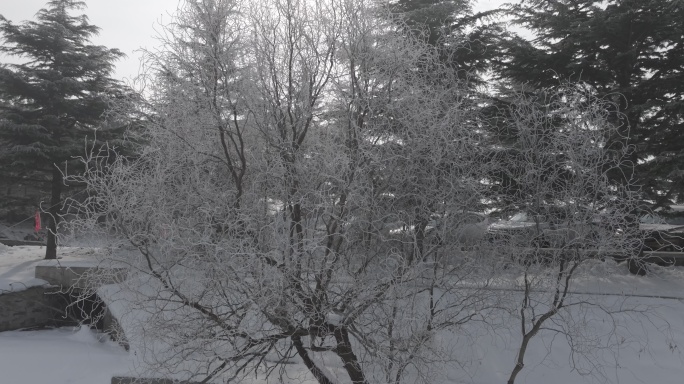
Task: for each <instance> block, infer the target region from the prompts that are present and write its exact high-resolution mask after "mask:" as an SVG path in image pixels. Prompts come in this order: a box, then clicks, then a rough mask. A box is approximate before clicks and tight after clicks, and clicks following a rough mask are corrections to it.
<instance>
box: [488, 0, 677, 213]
mask: <svg viewBox="0 0 684 384" xmlns="http://www.w3.org/2000/svg"><path fill="white" fill-rule="evenodd" d="M509 9H510V11H511V12H512V13H513V15H514V17H515V20H516V22H517V23H519V24H521V25H522V26H524V27H526V28H528V29H529V30H530V31H531V32H533V33H534V38H533V39H531V40H526V39H524V38H521V37H516V38H513V39H509V40H508V41H507V42H506V44H505V45H504V46H503V48H504V49H503V53H504V55H503V57H502V58H501V60H500V61H499V62H498V68H499V70H500V74H501V76H502V78H504V79H507V80H512V81H513V82H517V83H523V84H526V85H528V86H532V87H536V88H542V87H552V86H558V85H559V84H561V83H564V82H566V81H573V82H580V83H582V84H584V85H585V86H587V87H588V88H590V89H591V90H592V91H593V92H594V94H595V95H596V96H597V97H599V98H604V99H608V100H610V101H612V103H610V104H607V105H609V106H610V108H609V109H610V110H609V112H610V113H611V116H612V117H611V118H612V121H613V122H614V124H616V125H617V126H619V128H620V131H621V134H622V135H629V143H630V144H631V145H633V146H634V149H635V151H634V153H633V155H632V157H631V159H632V161H633V162H634V163H635V164H638V165H637V173H638V174H637V176H638V177H639V179H640V183H641V184H642V185H643V191H644V192H645V193H646V195H647V197H648V198H650V199H652V200H654V201H655V202H656V205H658V206H667V205H668V204H669V203H670V202H671V201H678V202H681V201H684V156H683V155H684V2H682V1H672V0H608V1H597V0H555V1H547V0H523V1H522V2H521V3H519V4H517V5H512V6H510V8H509ZM608 145H610V141H608Z"/></svg>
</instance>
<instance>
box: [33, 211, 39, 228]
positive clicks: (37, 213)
mask: <svg viewBox="0 0 684 384" xmlns="http://www.w3.org/2000/svg"><path fill="white" fill-rule="evenodd" d="M33 221H35V223H36V226H35V228H34V229H35V231H36V232H40V211H38V210H36V216H35V218H34V219H33Z"/></svg>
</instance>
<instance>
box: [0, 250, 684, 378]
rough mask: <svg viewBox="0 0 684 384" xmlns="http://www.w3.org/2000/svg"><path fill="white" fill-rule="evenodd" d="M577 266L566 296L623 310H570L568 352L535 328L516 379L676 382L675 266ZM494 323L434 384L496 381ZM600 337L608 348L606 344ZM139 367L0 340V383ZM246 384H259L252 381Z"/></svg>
mask: <svg viewBox="0 0 684 384" xmlns="http://www.w3.org/2000/svg"><path fill="white" fill-rule="evenodd" d="M44 251H45V250H44V248H39V247H6V246H2V245H0V287H5V288H7V287H13V288H14V287H16V286H17V285H29V284H41V283H42V281H40V280H37V281H36V279H34V278H33V268H34V267H35V266H36V265H38V264H40V263H42V262H43V261H41V260H42V257H43V254H44ZM92 252H93V250H92V249H87V248H62V249H60V255H61V257H62V259H60V260H58V261H57V262H60V263H83V262H87V261H88V260H89V259H90V258H91V257H92ZM585 268H586V269H585V270H584V272H585V273H583V274H582V276H583V277H582V278H581V279H579V280H578V281H577V282H576V285H575V289H574V291H575V292H578V293H581V294H578V295H576V297H577V298H579V299H582V298H586V299H587V301H588V302H592V303H594V304H599V305H601V306H603V307H604V308H612V309H618V310H619V309H624V308H629V309H630V311H628V312H620V311H618V312H616V313H614V314H613V315H612V316H609V315H607V314H606V313H605V312H604V311H602V310H595V308H594V307H592V306H587V307H584V308H583V309H581V310H578V311H575V312H571V313H569V314H568V316H569V317H568V318H566V319H565V320H566V325H565V326H564V327H563V330H564V331H565V332H567V334H573V335H574V339H573V341H574V342H575V343H576V345H575V347H576V348H575V353H573V351H572V350H571V349H570V348H569V346H568V342H567V339H566V334H562V333H554V332H544V331H542V332H541V333H540V337H537V338H535V339H534V340H533V342H532V343H531V344H530V346H529V349H528V354H527V356H526V359H525V368H524V369H523V370H522V372H521V373H520V375H519V376H518V378H517V381H516V382H517V383H529V384H543V383H549V382H552V383H554V384H576V383H604V382H606V383H621V384H637V383H651V384H656V383H657V384H680V383H682V382H684V379H683V377H684V355H683V354H682V349H683V348H684V268H681V267H675V268H662V267H653V268H652V269H651V273H650V274H649V275H648V276H645V277H638V276H633V275H630V274H629V273H628V272H627V269H626V267H625V266H624V265H617V264H615V263H614V262H612V261H606V262H599V261H595V262H590V263H587V265H586V267H585ZM514 297H515V294H513V296H512V298H514ZM639 311H644V313H639ZM501 323H502V324H504V326H502V327H498V328H496V329H494V330H490V329H487V330H485V329H483V328H481V327H480V328H478V327H479V326H476V325H473V326H469V327H466V328H465V329H463V330H462V332H464V334H465V333H467V334H468V335H469V336H470V337H469V338H464V339H463V340H460V339H459V341H458V342H455V344H454V346H455V347H458V348H460V349H461V350H462V352H461V353H460V354H462V355H463V356H465V357H466V358H464V359H463V361H462V363H463V365H461V366H457V365H454V366H453V367H451V368H449V369H448V371H445V372H443V373H442V374H441V375H436V376H441V380H439V381H441V382H444V383H447V382H448V383H476V384H485V383H487V384H489V383H505V382H506V380H507V379H508V375H509V374H510V371H511V369H512V367H513V365H514V360H515V357H516V352H517V348H518V345H519V341H520V337H519V335H518V334H519V323H517V322H516V321H515V319H513V318H512V319H510V321H509V319H504V320H503V321H502V322H501ZM506 324H508V325H506ZM568 324H569V325H568ZM606 340H608V341H610V343H609V344H606V343H605V341H606ZM601 345H603V346H606V345H608V346H609V347H608V348H600V346H601ZM131 350H132V351H134V350H135V348H134V347H133V346H132V349H131ZM578 351H584V352H586V353H585V354H580V353H577V352H578ZM138 363H139V362H136V361H135V356H134V355H133V353H129V352H126V351H125V350H124V349H123V348H122V347H120V346H118V345H117V344H115V343H113V342H111V341H109V340H107V339H106V338H103V337H102V336H99V335H97V334H96V333H94V332H93V331H91V330H89V329H87V328H85V327H82V328H80V329H79V328H61V329H53V330H41V331H26V332H22V331H13V332H4V333H0V383H8V384H33V383H52V384H67V383H71V384H76V383H83V384H86V383H88V384H106V383H109V382H110V379H111V377H112V375H115V374H117V375H121V374H124V375H125V374H127V373H128V372H131V371H132V368H133V367H135V366H138ZM293 368H294V370H299V369H297V368H296V367H295V366H292V367H288V370H292V369H293ZM305 371H306V370H305V368H304V367H303V366H302V367H301V370H300V374H301V375H296V372H291V374H292V376H291V377H294V376H300V378H299V379H297V380H295V381H292V382H296V383H298V384H303V383H309V382H311V383H313V381H312V380H311V378H310V377H308V374H307V373H306V372H305ZM253 382H254V383H264V381H263V380H262V378H261V377H259V379H258V380H253ZM271 382H277V380H276V381H273V380H271ZM341 382H342V381H341Z"/></svg>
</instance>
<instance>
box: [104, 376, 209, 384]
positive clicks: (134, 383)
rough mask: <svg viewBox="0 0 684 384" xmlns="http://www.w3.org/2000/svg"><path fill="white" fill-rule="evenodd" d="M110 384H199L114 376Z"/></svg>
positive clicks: (195, 383) (196, 383)
mask: <svg viewBox="0 0 684 384" xmlns="http://www.w3.org/2000/svg"><path fill="white" fill-rule="evenodd" d="M111 384H200V383H198V382H195V381H179V380H171V379H153V378H143V377H126V376H114V377H112V381H111Z"/></svg>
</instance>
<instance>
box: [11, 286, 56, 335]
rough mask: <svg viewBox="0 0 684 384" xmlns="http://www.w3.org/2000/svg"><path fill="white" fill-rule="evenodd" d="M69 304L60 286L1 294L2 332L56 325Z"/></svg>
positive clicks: (39, 287) (40, 287)
mask: <svg viewBox="0 0 684 384" xmlns="http://www.w3.org/2000/svg"><path fill="white" fill-rule="evenodd" d="M67 304H68V303H67V299H66V297H65V296H64V295H63V294H61V293H60V292H59V288H58V287H51V286H47V285H45V286H38V287H30V288H27V289H25V290H22V291H17V292H5V293H3V294H0V332H3V331H13V330H17V329H24V328H37V327H44V326H48V325H56V324H57V323H59V322H60V321H61V320H63V315H64V308H66V306H67Z"/></svg>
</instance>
